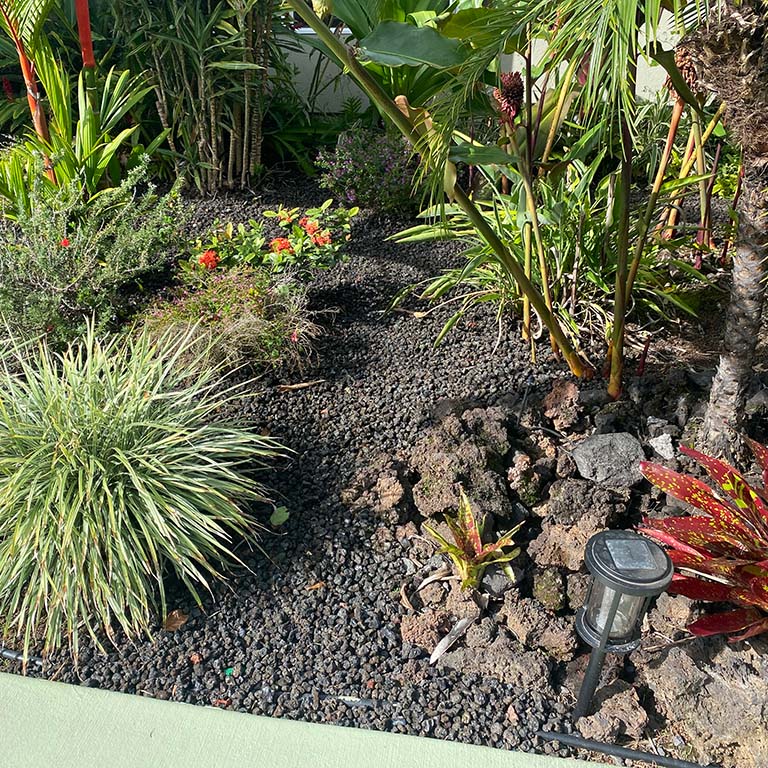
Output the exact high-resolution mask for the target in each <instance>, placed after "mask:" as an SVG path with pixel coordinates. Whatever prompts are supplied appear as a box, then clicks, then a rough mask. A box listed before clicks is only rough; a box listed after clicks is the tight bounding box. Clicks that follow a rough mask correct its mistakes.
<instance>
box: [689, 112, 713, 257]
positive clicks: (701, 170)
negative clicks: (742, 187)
mask: <svg viewBox="0 0 768 768" xmlns="http://www.w3.org/2000/svg"><path fill="white" fill-rule="evenodd" d="M691 120H692V126H691V128H692V131H693V147H694V151H695V153H696V156H695V161H696V173H697V174H698V175H699V176H703V175H704V174H705V173H706V172H707V161H706V158H705V157H704V141H703V138H702V132H701V118H700V117H699V114H698V112H696V111H695V110H694V112H693V113H692V115H691ZM698 187H699V231H698V233H697V234H696V242H697V244H698V245H704V244H705V241H707V243H706V244H707V245H709V242H708V241H709V238H708V237H706V226H707V182H706V180H705V179H700V180H699V182H698Z"/></svg>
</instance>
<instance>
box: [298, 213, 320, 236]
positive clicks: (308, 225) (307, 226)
mask: <svg viewBox="0 0 768 768" xmlns="http://www.w3.org/2000/svg"><path fill="white" fill-rule="evenodd" d="M299 226H300V227H301V228H302V229H303V230H304V231H305V232H306V233H307V234H308V235H314V234H315V232H317V231H318V230H319V229H320V225H319V224H318V223H317V222H316V221H310V220H309V219H308V218H307V217H306V216H303V217H302V218H301V219H299Z"/></svg>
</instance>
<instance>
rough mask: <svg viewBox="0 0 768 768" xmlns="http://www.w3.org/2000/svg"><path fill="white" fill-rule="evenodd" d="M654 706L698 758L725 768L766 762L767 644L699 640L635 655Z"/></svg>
mask: <svg viewBox="0 0 768 768" xmlns="http://www.w3.org/2000/svg"><path fill="white" fill-rule="evenodd" d="M636 656H637V657H638V658H637V659H636V664H637V666H638V669H639V672H640V677H641V681H642V682H644V683H645V684H646V685H647V686H648V688H649V689H650V690H651V692H652V693H653V696H654V701H655V705H656V709H657V710H658V711H659V713H660V714H662V715H663V716H665V717H667V718H669V720H670V722H673V723H675V727H676V729H677V730H678V732H679V733H680V735H682V736H683V738H684V739H685V740H686V741H687V742H688V743H689V744H691V745H692V746H693V747H694V749H696V751H697V752H698V753H699V761H700V762H707V761H714V762H718V763H722V764H723V765H725V766H727V767H728V768H765V766H766V765H768V729H767V728H766V719H768V642H767V641H766V640H763V639H760V638H757V639H755V640H752V641H750V642H749V643H746V642H745V643H734V644H731V643H728V642H727V641H726V640H725V639H723V638H702V639H699V640H697V641H695V642H694V643H691V644H690V645H688V646H674V647H671V648H669V649H668V650H667V651H666V652H663V653H654V654H651V653H648V654H641V653H639V654H636Z"/></svg>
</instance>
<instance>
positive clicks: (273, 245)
mask: <svg viewBox="0 0 768 768" xmlns="http://www.w3.org/2000/svg"><path fill="white" fill-rule="evenodd" d="M332 204H333V200H326V201H325V202H324V203H323V204H322V205H321V206H320V207H319V208H308V209H307V210H306V211H304V212H303V213H301V212H300V210H299V209H298V208H292V209H287V208H283V207H282V206H280V208H279V209H278V210H276V211H264V217H265V218H267V219H275V221H276V222H277V224H278V226H279V227H280V228H281V229H283V230H285V236H284V237H275V238H272V239H271V240H270V239H268V238H267V236H266V234H265V232H264V225H263V224H262V223H261V222H258V221H255V220H254V219H251V220H250V221H249V222H248V224H247V225H246V224H238V225H237V227H235V225H234V224H232V223H229V224H226V225H225V226H218V227H217V228H215V229H214V230H213V232H212V233H211V235H210V236H209V237H208V238H207V240H205V241H203V240H198V241H197V242H196V243H195V246H194V248H193V256H192V258H191V259H190V260H189V261H188V262H186V264H185V265H184V266H185V267H186V268H187V270H190V271H192V272H198V273H200V272H206V271H211V270H214V269H216V268H217V267H218V266H221V267H242V266H249V267H265V268H267V269H269V270H270V271H271V272H275V273H277V272H285V271H286V270H290V271H291V273H292V274H293V275H294V276H297V277H302V278H307V277H310V276H311V275H312V273H313V272H314V271H315V270H318V269H328V268H330V267H332V266H333V265H334V264H336V263H337V262H338V261H339V259H340V258H342V256H343V250H342V249H343V247H344V244H345V243H346V242H347V241H348V240H349V238H350V234H349V233H350V229H351V221H352V218H353V217H354V216H357V214H358V212H359V209H358V208H349V209H347V208H344V207H337V208H332V207H331V206H332Z"/></svg>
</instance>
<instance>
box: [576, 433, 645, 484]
mask: <svg viewBox="0 0 768 768" xmlns="http://www.w3.org/2000/svg"><path fill="white" fill-rule="evenodd" d="M571 457H572V458H573V460H574V461H575V462H576V466H577V467H578V469H579V474H580V475H581V476H582V477H583V478H586V479H587V480H593V481H594V482H596V483H599V484H600V485H605V486H608V487H610V488H629V487H631V486H633V485H635V483H639V482H640V481H641V480H642V479H643V476H642V474H641V473H640V462H641V461H643V460H644V459H645V453H643V447H642V445H640V442H639V441H638V439H637V438H636V437H634V436H633V435H630V434H629V433H628V432H615V433H611V434H603V435H590V437H587V438H585V439H584V440H582V441H581V442H579V443H577V444H576V445H575V446H573V448H572V449H571Z"/></svg>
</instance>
